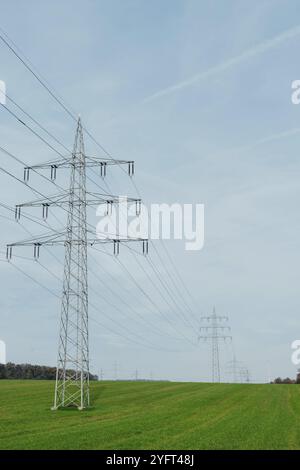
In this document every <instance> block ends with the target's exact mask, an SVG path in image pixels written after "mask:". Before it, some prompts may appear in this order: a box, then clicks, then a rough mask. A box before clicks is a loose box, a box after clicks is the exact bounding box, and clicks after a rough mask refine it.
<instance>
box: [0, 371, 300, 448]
mask: <svg viewBox="0 0 300 470" xmlns="http://www.w3.org/2000/svg"><path fill="white" fill-rule="evenodd" d="M53 387H54V383H53V382H47V381H31V380H28V381H8V380H1V381H0V449H116V450H117V449H176V448H177V449H300V386H297V385H252V384H251V385H238V384H199V383H174V382H173V383H171V382H105V381H104V382H98V383H93V384H92V387H91V398H92V403H93V406H92V408H91V409H89V410H85V411H81V412H80V411H77V410H74V409H67V410H60V411H55V412H53V411H50V407H51V404H52V395H53Z"/></svg>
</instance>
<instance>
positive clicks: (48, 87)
mask: <svg viewBox="0 0 300 470" xmlns="http://www.w3.org/2000/svg"><path fill="white" fill-rule="evenodd" d="M2 32H3V34H4V35H5V36H6V38H7V39H8V40H9V41H10V42H11V43H12V44H13V45H14V46H15V48H16V49H18V47H17V46H16V44H15V43H13V41H12V40H11V39H10V38H9V36H8V35H7V33H6V32H4V31H3V29H2ZM0 39H1V40H2V41H3V43H4V44H5V45H6V46H7V47H8V48H9V49H10V51H11V52H12V53H13V54H14V55H15V56H16V57H17V58H18V59H19V60H20V61H21V62H22V63H23V65H24V66H25V67H26V68H27V70H29V71H30V73H32V74H33V76H34V77H35V78H36V79H37V80H38V82H39V83H40V84H41V85H42V86H43V87H44V88H45V89H46V91H47V92H48V93H49V94H50V95H51V96H52V98H53V99H54V100H55V101H56V102H57V103H58V104H59V105H60V106H61V107H62V108H63V109H64V110H65V112H66V113H67V114H68V115H69V116H70V117H71V118H72V119H73V120H75V121H76V120H77V117H76V115H75V113H74V112H73V111H71V110H70V107H69V106H66V104H64V103H63V100H62V99H59V98H58V97H57V96H56V95H55V93H54V92H53V91H51V89H50V86H48V85H47V84H46V83H45V82H46V80H45V79H41V74H40V73H39V72H38V73H36V72H34V70H33V68H32V67H33V65H32V63H31V65H32V67H30V65H28V63H29V62H30V61H29V59H27V58H26V57H25V58H22V57H21V55H20V54H18V52H17V51H16V50H15V48H14V47H12V46H11V45H10V44H9V42H8V41H7V40H6V39H5V38H4V37H3V36H2V35H1V34H0ZM20 52H21V51H20ZM22 54H23V53H22ZM23 55H24V54H23ZM34 68H36V67H34ZM52 89H53V87H52ZM84 131H85V132H86V134H87V135H88V136H89V137H90V138H91V140H93V142H94V143H96V145H97V146H98V147H99V148H100V149H101V150H103V151H104V153H105V154H106V155H107V156H108V157H110V158H111V159H112V160H114V161H116V160H115V159H114V158H113V157H112V156H111V154H110V153H109V152H108V151H107V150H106V149H105V148H104V147H103V145H101V144H100V143H99V142H98V141H97V140H96V139H95V137H94V136H93V135H92V134H91V133H90V132H89V131H88V130H87V129H86V128H85V127H84ZM119 166H120V165H119ZM120 168H121V169H122V170H124V169H123V168H122V167H121V166H120ZM130 180H131V182H132V184H133V186H134V188H135V189H136V191H137V194H138V195H139V196H140V192H139V190H138V188H137V186H136V184H135V182H134V181H133V180H132V179H130ZM164 249H165V251H166V252H167V249H166V247H165V246H164ZM167 253H168V252H167ZM168 256H169V254H168ZM172 265H173V267H174V264H173V263H172ZM177 274H178V273H177ZM182 285H183V286H184V288H185V290H186V292H187V293H189V291H188V289H187V288H186V285H185V284H184V283H183V282H182ZM189 295H190V294H189ZM194 318H195V317H194Z"/></svg>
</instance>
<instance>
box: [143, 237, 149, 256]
mask: <svg viewBox="0 0 300 470" xmlns="http://www.w3.org/2000/svg"><path fill="white" fill-rule="evenodd" d="M143 255H145V256H147V255H148V240H143Z"/></svg>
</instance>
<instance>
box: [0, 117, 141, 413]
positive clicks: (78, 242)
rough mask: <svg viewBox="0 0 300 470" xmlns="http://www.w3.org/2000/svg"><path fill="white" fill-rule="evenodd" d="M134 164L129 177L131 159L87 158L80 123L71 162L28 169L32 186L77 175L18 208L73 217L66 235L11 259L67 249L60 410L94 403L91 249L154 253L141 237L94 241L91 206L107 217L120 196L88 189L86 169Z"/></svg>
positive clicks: (57, 393)
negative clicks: (43, 174)
mask: <svg viewBox="0 0 300 470" xmlns="http://www.w3.org/2000/svg"><path fill="white" fill-rule="evenodd" d="M123 164H126V165H128V173H129V176H132V175H133V173H134V162H132V161H126V160H114V159H108V160H104V159H99V158H96V157H87V156H86V154H85V150H84V141H83V128H82V124H81V120H80V118H79V119H78V123H77V129H76V136H75V142H74V147H73V152H72V155H71V157H68V158H63V159H62V160H55V161H52V162H48V163H44V164H40V165H34V166H31V167H25V168H24V180H25V182H28V180H29V174H30V171H31V170H33V171H36V170H37V169H47V168H48V169H50V180H51V181H53V182H54V181H55V179H56V173H57V170H58V169H59V168H69V169H70V172H71V176H70V186H69V190H68V191H63V192H61V193H59V194H56V195H54V196H51V197H47V198H46V199H39V200H36V201H32V202H29V203H25V204H18V205H17V206H16V220H19V219H20V217H21V208H22V207H26V206H33V207H36V206H42V209H43V219H47V217H48V211H49V207H50V206H58V207H61V208H63V209H64V210H65V211H66V212H67V227H66V230H65V231H64V232H58V231H57V232H54V233H53V232H52V234H51V235H45V236H43V237H39V238H35V239H31V240H25V241H23V242H17V243H11V244H9V245H7V258H8V260H10V259H11V257H12V250H13V247H14V246H29V245H33V247H34V258H35V259H38V258H39V255H40V247H41V246H44V245H46V246H47V245H48V246H53V245H63V246H64V248H65V257H64V276H63V289H62V302H61V319H60V333H59V345H58V359H57V373H56V385H55V395H54V405H53V408H52V409H54V410H56V409H58V408H61V407H68V406H75V407H77V408H78V409H80V410H82V409H83V408H86V407H88V406H89V404H90V396H89V377H90V373H89V330H88V266H87V248H88V246H89V245H94V244H97V243H106V242H113V244H114V254H115V255H117V254H119V245H120V243H122V242H128V241H142V242H143V252H144V254H147V253H148V240H146V239H141V238H123V239H122V238H121V237H120V236H119V235H118V234H116V236H115V238H110V237H106V238H102V237H101V238H97V237H95V236H94V238H93V239H89V238H88V236H87V235H88V233H90V232H91V230H89V229H88V223H87V206H93V205H94V206H95V205H99V204H106V205H107V213H109V211H110V210H111V207H112V205H113V204H118V202H119V198H118V197H117V196H107V195H103V194H98V193H92V192H88V191H87V190H86V179H87V175H86V169H87V168H90V167H92V168H93V167H99V168H100V174H101V176H102V177H105V175H106V167H107V165H123ZM127 200H128V201H130V202H134V203H135V204H136V214H137V215H139V214H140V207H141V200H140V199H134V198H128V199H127Z"/></svg>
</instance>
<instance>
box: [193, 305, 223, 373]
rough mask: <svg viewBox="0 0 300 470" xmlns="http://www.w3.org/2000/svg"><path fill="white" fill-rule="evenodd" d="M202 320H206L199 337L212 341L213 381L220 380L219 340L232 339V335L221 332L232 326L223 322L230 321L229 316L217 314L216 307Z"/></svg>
mask: <svg viewBox="0 0 300 470" xmlns="http://www.w3.org/2000/svg"><path fill="white" fill-rule="evenodd" d="M200 321H201V322H205V325H204V326H200V333H199V337H198V339H199V340H202V341H210V342H211V360H212V364H211V366H212V382H220V381H221V376H220V357H219V342H220V341H226V340H227V339H229V340H231V336H229V335H226V334H221V332H224V331H225V330H227V331H230V327H229V326H224V324H223V322H225V321H228V317H226V316H220V315H217V314H216V309H215V308H213V312H212V314H211V315H208V316H203V317H201V318H200ZM205 333H207V334H205Z"/></svg>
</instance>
